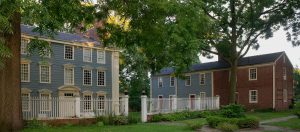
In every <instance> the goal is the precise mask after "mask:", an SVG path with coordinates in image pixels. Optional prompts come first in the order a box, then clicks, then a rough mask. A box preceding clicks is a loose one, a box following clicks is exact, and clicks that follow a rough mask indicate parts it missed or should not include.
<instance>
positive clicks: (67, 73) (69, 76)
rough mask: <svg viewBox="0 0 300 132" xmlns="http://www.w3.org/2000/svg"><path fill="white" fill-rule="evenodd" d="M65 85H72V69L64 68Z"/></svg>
mask: <svg viewBox="0 0 300 132" xmlns="http://www.w3.org/2000/svg"><path fill="white" fill-rule="evenodd" d="M64 80H65V84H66V85H74V68H65V78H64Z"/></svg>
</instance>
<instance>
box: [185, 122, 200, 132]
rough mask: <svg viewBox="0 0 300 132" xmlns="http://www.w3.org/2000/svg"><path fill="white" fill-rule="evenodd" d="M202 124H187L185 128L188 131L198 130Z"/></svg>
mask: <svg viewBox="0 0 300 132" xmlns="http://www.w3.org/2000/svg"><path fill="white" fill-rule="evenodd" d="M203 125H204V123H203V122H197V121H196V122H188V123H187V126H188V128H189V129H191V130H198V129H201V128H202V127H203Z"/></svg>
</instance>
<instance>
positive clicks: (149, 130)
mask: <svg viewBox="0 0 300 132" xmlns="http://www.w3.org/2000/svg"><path fill="white" fill-rule="evenodd" d="M100 131H101V132H192V130H190V129H188V128H187V127H186V126H174V125H172V126H171V125H170V126H169V125H158V124H147V123H145V124H136V125H124V126H101V127H98V126H96V125H91V126H64V127H45V128H37V129H28V128H27V129H24V130H23V132H100Z"/></svg>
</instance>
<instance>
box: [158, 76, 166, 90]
mask: <svg viewBox="0 0 300 132" xmlns="http://www.w3.org/2000/svg"><path fill="white" fill-rule="evenodd" d="M160 78H161V87H160V86H159V82H160ZM157 86H158V88H162V87H164V80H163V77H158V82H157Z"/></svg>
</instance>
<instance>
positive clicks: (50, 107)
mask: <svg viewBox="0 0 300 132" xmlns="http://www.w3.org/2000/svg"><path fill="white" fill-rule="evenodd" d="M42 94H48V95H49V102H48V104H49V107H48V108H49V109H48V110H42V109H41V108H42V103H40V110H41V111H51V109H52V103H51V93H40V94H39V95H40V99H42ZM41 101H42V100H41Z"/></svg>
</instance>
